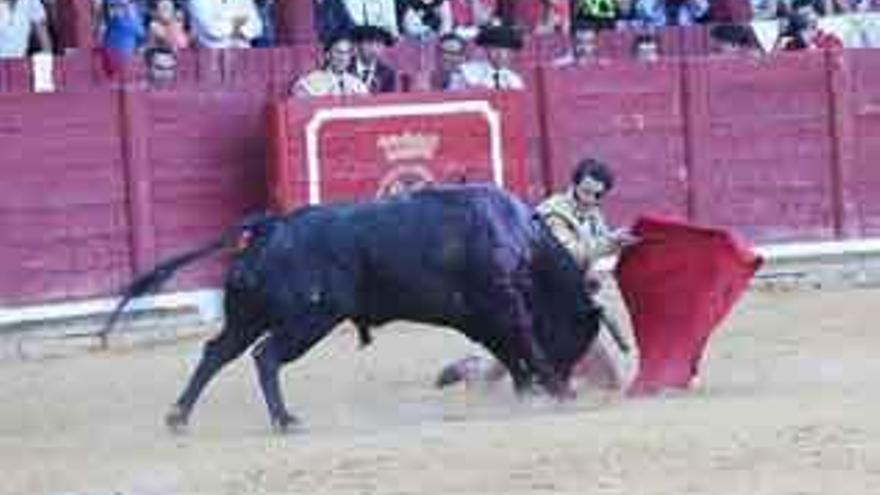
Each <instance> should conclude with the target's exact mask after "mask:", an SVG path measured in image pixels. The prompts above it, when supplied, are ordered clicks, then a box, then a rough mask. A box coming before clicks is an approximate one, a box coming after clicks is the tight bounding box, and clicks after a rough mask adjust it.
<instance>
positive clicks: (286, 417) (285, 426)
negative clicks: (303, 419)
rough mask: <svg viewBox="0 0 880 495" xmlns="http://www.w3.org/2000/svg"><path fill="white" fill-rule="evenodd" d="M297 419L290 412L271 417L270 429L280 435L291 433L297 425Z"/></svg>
mask: <svg viewBox="0 0 880 495" xmlns="http://www.w3.org/2000/svg"><path fill="white" fill-rule="evenodd" d="M299 424H300V422H299V419H298V418H297V417H296V416H294V415H292V414H283V415H280V416H276V417H274V418H272V431H274V432H275V433H279V434H282V435H286V434H288V433H292V432H293V430H294V428H296V427H297V426H299Z"/></svg>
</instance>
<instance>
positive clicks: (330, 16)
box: [315, 0, 354, 46]
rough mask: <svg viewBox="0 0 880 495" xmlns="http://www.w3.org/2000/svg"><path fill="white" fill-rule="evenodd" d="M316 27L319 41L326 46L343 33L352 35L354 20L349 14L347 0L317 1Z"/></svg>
mask: <svg viewBox="0 0 880 495" xmlns="http://www.w3.org/2000/svg"><path fill="white" fill-rule="evenodd" d="M315 27H316V29H317V30H318V40H320V42H321V43H322V44H324V45H325V46H326V45H327V43H329V42H330V41H331V40H333V39H334V38H336V37H337V36H339V35H341V34H343V33H350V32H351V30H352V29H353V28H354V20H353V19H352V18H351V15H349V13H348V8H347V7H346V6H345V0H315Z"/></svg>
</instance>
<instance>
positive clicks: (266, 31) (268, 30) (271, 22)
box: [251, 0, 275, 48]
mask: <svg viewBox="0 0 880 495" xmlns="http://www.w3.org/2000/svg"><path fill="white" fill-rule="evenodd" d="M254 1H255V2H256V4H257V12H258V13H259V14H260V24H262V25H263V32H261V33H260V34H259V35H258V36H257V37H256V38H254V39H253V41H252V43H251V45H252V46H255V47H259V48H267V47H270V46H275V0H254Z"/></svg>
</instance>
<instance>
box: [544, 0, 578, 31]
mask: <svg viewBox="0 0 880 495" xmlns="http://www.w3.org/2000/svg"><path fill="white" fill-rule="evenodd" d="M571 4H572V1H571V0H540V8H541V12H540V19H539V21H538V25H537V26H535V34H548V33H555V32H561V33H568V32H570V30H571V18H572V15H571Z"/></svg>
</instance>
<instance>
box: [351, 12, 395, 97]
mask: <svg viewBox="0 0 880 495" xmlns="http://www.w3.org/2000/svg"><path fill="white" fill-rule="evenodd" d="M352 36H353V38H354V43H355V54H356V56H355V59H354V63H353V64H352V65H351V68H350V71H351V72H352V73H353V74H354V75H355V76H357V77H358V78H359V79H360V80H361V82H363V83H364V84H365V85H366V86H367V89H368V90H369V91H370V93H390V92H393V91H394V90H396V89H397V72H396V71H395V70H394V69H392V68H391V67H389V66H388V65H387V64H386V63H385V62H384V61H383V60H382V56H383V53H384V52H385V48H387V47H389V46H391V45H393V44H394V38H392V37H391V34H390V33H389V32H388V31H385V30H384V29H382V28H381V27H378V26H368V25H364V26H356V27H355V28H354V30H353V31H352Z"/></svg>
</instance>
